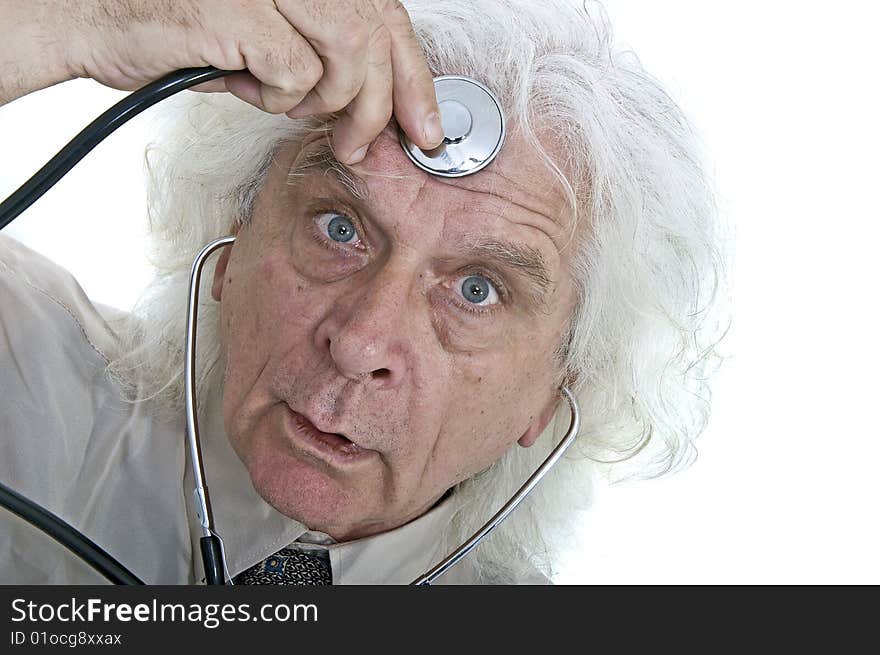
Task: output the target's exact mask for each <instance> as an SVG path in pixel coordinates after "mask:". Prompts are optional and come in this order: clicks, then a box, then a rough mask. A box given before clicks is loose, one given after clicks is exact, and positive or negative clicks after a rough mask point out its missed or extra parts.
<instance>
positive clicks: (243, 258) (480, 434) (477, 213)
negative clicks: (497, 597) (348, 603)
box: [213, 126, 574, 540]
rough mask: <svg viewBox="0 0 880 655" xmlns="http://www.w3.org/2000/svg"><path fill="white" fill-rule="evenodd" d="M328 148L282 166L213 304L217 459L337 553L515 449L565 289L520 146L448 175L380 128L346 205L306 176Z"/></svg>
mask: <svg viewBox="0 0 880 655" xmlns="http://www.w3.org/2000/svg"><path fill="white" fill-rule="evenodd" d="M325 148H326V142H325V141H324V140H322V139H316V140H313V141H311V142H306V143H305V144H296V145H294V146H288V147H286V148H285V149H282V150H281V151H280V152H279V154H278V156H277V157H276V160H275V162H274V163H273V165H272V167H271V170H270V172H269V174H268V176H267V180H266V184H265V186H264V188H263V190H262V191H261V192H260V194H259V196H258V198H257V201H256V204H255V209H254V214H253V217H252V220H251V221H250V222H249V223H248V224H247V225H246V226H244V227H243V228H242V229H241V230H240V232H239V234H238V238H237V240H236V242H235V244H234V245H233V246H232V247H231V248H230V249H228V250H227V251H226V252H225V253H224V255H223V256H222V258H221V261H220V263H219V264H218V267H217V273H216V274H215V280H214V290H213V292H214V297H215V298H216V299H218V300H222V303H221V339H222V343H223V348H224V351H225V354H226V363H227V366H226V378H225V385H224V397H223V414H224V420H225V424H226V429H227V434H228V435H229V439H230V441H231V443H232V445H233V447H234V448H235V450H236V452H237V453H238V455H239V457H240V458H241V459H242V461H243V462H244V464H245V466H246V467H247V469H248V472H249V473H250V476H251V479H252V481H253V484H254V487H255V488H256V490H257V491H258V493H259V494H260V495H261V496H262V497H263V498H265V499H266V501H267V502H269V503H270V504H271V505H273V506H274V507H275V508H276V509H278V510H279V511H280V512H281V513H283V514H285V515H287V516H290V517H292V518H295V519H297V520H299V521H301V522H302V523H305V524H306V525H307V526H309V527H310V528H311V529H315V530H321V531H323V532H326V533H328V534H330V535H332V536H333V537H334V538H336V539H339V540H342V539H352V538H357V537H362V536H366V535H370V534H374V533H377V532H382V531H385V530H389V529H392V528H394V527H397V526H399V525H402V524H404V523H406V522H408V521H410V520H412V519H414V518H416V517H418V516H420V515H421V514H422V513H424V512H425V511H427V510H428V509H429V508H430V507H431V506H432V505H433V504H434V503H436V502H437V500H438V499H439V498H440V497H441V496H442V495H443V494H444V493H445V492H446V491H447V490H448V489H449V488H450V487H451V486H452V485H454V484H456V483H458V482H460V481H462V480H465V479H467V478H469V477H471V476H472V475H474V474H475V473H478V472H479V471H481V470H483V469H485V468H486V467H488V466H489V465H490V464H491V463H492V462H494V461H495V460H496V459H498V458H499V457H500V456H501V455H502V454H503V453H504V452H505V451H506V450H507V449H508V448H509V447H511V446H512V445H513V444H514V443H516V442H517V441H519V443H520V445H523V446H528V445H531V443H532V442H533V441H534V440H535V439H536V438H537V437H538V435H539V434H540V433H541V431H542V430H543V428H544V427H545V425H546V424H547V422H548V421H549V419H550V418H551V417H552V413H553V409H554V408H555V407H556V404H557V400H558V390H557V388H558V385H559V382H560V370H559V366H558V363H557V359H556V357H555V351H556V350H557V349H558V348H559V346H560V344H561V343H562V339H563V335H564V333H565V330H566V328H567V321H568V318H569V317H570V316H571V312H572V310H573V307H574V291H573V286H572V283H571V280H570V278H569V274H568V273H567V270H568V267H567V265H568V261H569V257H570V253H569V251H570V247H569V243H570V240H569V238H568V236H569V233H568V231H567V229H566V226H564V225H561V224H560V222H561V220H562V219H561V216H562V214H563V202H562V199H561V194H559V193H557V192H555V190H556V187H555V185H554V183H553V179H552V177H551V175H550V174H549V172H547V171H546V170H544V169H543V168H542V167H541V166H540V165H539V164H536V163H533V162H534V157H533V156H531V154H530V153H529V152H528V151H527V147H526V146H525V145H524V143H523V142H522V141H521V140H520V139H518V138H516V137H510V138H509V139H508V142H507V143H506V144H505V146H504V148H503V149H502V151H501V153H500V154H499V156H498V158H497V160H496V161H495V162H494V163H493V164H491V165H490V166H489V167H487V168H486V169H485V170H483V171H481V172H480V173H477V174H475V175H472V176H468V177H464V178H459V179H444V178H438V177H434V176H430V175H428V174H426V173H424V172H422V171H420V170H418V169H417V168H416V167H415V166H413V165H412V163H411V162H410V161H409V160H408V159H407V158H406V156H405V154H404V153H403V151H402V149H401V148H400V145H399V144H398V141H397V137H396V132H395V131H394V129H393V127H391V126H389V128H388V129H387V130H386V131H385V132H384V133H383V134H382V135H381V136H380V137H379V139H378V140H377V141H376V142H375V143H374V144H373V145H372V147H371V148H370V152H369V154H368V156H367V157H366V159H365V160H364V161H363V162H362V163H361V164H358V165H357V166H355V167H353V168H352V169H351V172H352V173H353V174H355V175H357V176H358V177H359V178H360V179H361V180H362V191H363V192H362V193H353V192H352V191H351V190H350V188H349V186H350V185H346V184H344V183H343V181H341V180H340V179H339V176H338V175H337V174H336V173H334V172H328V171H327V170H326V169H325V168H322V167H321V166H311V167H306V168H304V169H303V163H304V162H307V161H311V160H313V159H314V155H315V153H316V152H321V151H323V150H324V149H325ZM291 171H294V172H297V173H301V174H297V175H290V173H291ZM357 196H361V197H360V198H359V197H357Z"/></svg>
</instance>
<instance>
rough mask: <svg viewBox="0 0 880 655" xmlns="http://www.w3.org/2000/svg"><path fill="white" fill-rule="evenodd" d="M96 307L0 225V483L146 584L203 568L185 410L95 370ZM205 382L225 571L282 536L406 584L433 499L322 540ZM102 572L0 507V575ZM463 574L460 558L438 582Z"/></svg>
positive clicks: (101, 362) (72, 576) (109, 342)
mask: <svg viewBox="0 0 880 655" xmlns="http://www.w3.org/2000/svg"><path fill="white" fill-rule="evenodd" d="M108 317H109V314H108V312H107V311H103V310H102V311H99V309H98V308H97V307H96V306H95V305H94V304H93V303H92V302H91V301H90V300H89V299H88V297H87V296H86V295H85V293H84V292H83V291H82V289H81V288H80V287H79V285H78V284H77V283H76V281H75V280H74V279H73V277H72V276H71V275H70V274H69V273H67V272H66V271H64V270H63V269H61V268H59V267H58V266H56V265H55V264H53V263H52V262H51V261H49V260H47V259H46V258H44V257H42V256H41V255H38V254H37V253H34V252H33V251H31V250H29V249H27V248H26V247H24V246H23V245H21V244H20V243H18V242H16V241H15V240H13V239H11V238H9V237H6V236H3V235H2V234H0V391H2V401H0V481H2V482H3V483H4V484H6V485H7V486H9V487H11V488H12V489H14V490H16V491H18V492H19V493H21V494H23V495H25V496H27V497H29V498H31V499H33V500H35V501H36V502H38V503H40V504H41V505H43V506H44V507H46V508H47V509H49V510H51V511H53V512H55V513H56V514H58V515H59V516H60V517H61V518H63V519H64V520H66V521H67V522H68V523H70V524H72V525H73V526H75V527H77V528H78V529H80V530H81V531H82V532H84V533H85V534H86V535H88V536H89V537H90V538H91V539H93V540H94V541H95V542H97V543H98V544H99V545H100V546H102V547H103V548H104V549H105V550H107V551H108V552H109V553H110V554H111V555H113V556H114V557H116V558H117V559H118V560H119V561H121V562H122V563H123V564H124V565H125V566H127V567H128V568H129V569H131V570H132V572H134V573H135V574H136V575H137V576H139V577H140V578H141V579H142V580H144V581H145V582H147V583H149V584H196V583H199V582H200V581H201V580H202V579H203V577H204V576H203V570H202V562H201V555H200V551H199V545H198V540H199V538H200V537H201V531H200V529H199V527H198V522H197V521H196V519H195V513H194V510H193V504H192V488H193V486H192V474H191V471H190V466H189V457H188V452H187V449H186V447H185V445H186V442H185V432H184V427H185V421H184V418H183V416H181V417H180V419H179V420H175V421H172V422H162V421H159V420H157V419H156V418H155V417H154V416H153V415H152V414H151V413H150V412H149V407H148V406H146V405H145V404H144V403H129V402H126V401H125V400H123V399H122V396H121V394H120V393H119V390H118V389H117V388H116V386H115V384H114V383H113V382H112V381H111V380H110V379H109V378H108V377H107V375H106V374H105V372H104V369H105V366H106V364H107V362H108V360H109V359H110V358H112V357H113V356H114V355H115V353H116V352H117V350H118V348H119V346H118V342H117V337H116V333H115V332H114V330H113V327H112V323H111V322H108ZM219 403H220V394H219V393H217V394H215V395H214V396H213V397H212V398H210V399H209V400H208V402H206V403H205V407H204V408H203V409H202V410H201V411H200V416H201V425H200V428H201V429H200V434H201V438H202V455H203V460H204V466H205V476H206V479H207V485H208V489H209V492H210V494H211V501H212V508H213V512H214V519H215V522H216V526H217V531H218V532H219V534H220V535H221V537H222V538H223V541H224V545H225V550H226V558H227V564H228V566H229V573H230V574H231V575H233V576H234V575H237V574H238V573H240V572H241V571H243V570H244V569H246V568H248V567H249V566H251V565H253V564H254V563H256V562H259V561H260V560H262V559H264V558H265V557H268V556H269V555H271V554H273V553H275V552H276V551H278V550H279V549H280V548H283V547H285V546H288V545H291V546H292V547H303V548H314V547H316V546H315V544H318V545H319V547H322V548H324V547H326V548H327V550H328V551H329V556H330V562H331V566H332V572H333V583H334V584H407V583H409V582H411V581H412V580H413V579H414V578H416V577H418V576H419V575H420V574H421V573H423V572H425V571H427V570H428V569H429V568H431V567H432V566H433V565H434V564H436V563H437V562H438V561H440V560H441V559H442V558H443V557H444V556H445V555H446V554H447V553H445V552H440V550H439V548H438V543H439V541H440V537H441V535H442V533H443V531H444V530H445V528H446V526H447V524H448V522H449V520H450V518H451V515H452V512H453V501H452V500H450V499H447V500H445V501H444V502H443V503H440V504H439V505H438V506H436V507H435V508H433V509H432V510H431V511H430V512H428V513H426V514H425V515H423V516H422V517H420V518H419V519H417V520H415V521H413V522H411V523H409V524H407V525H405V526H402V527H400V528H397V529H395V530H391V531H390V532H386V533H383V534H380V535H375V536H372V537H367V538H364V539H358V540H355V541H351V542H346V543H334V542H333V540H332V539H330V537H328V536H327V535H324V534H321V533H316V532H309V531H308V530H307V528H306V527H305V526H304V525H302V524H300V523H298V522H297V521H294V520H292V519H290V518H288V517H286V516H284V515H282V514H280V513H279V512H277V511H276V510H275V509H273V508H272V507H271V506H270V505H268V504H267V503H266V502H265V501H264V500H263V499H262V498H261V497H260V496H259V495H258V494H257V493H256V492H255V491H254V489H253V486H252V485H251V481H250V477H249V476H248V473H247V471H246V470H245V468H244V466H243V465H242V464H241V462H240V460H239V459H238V457H237V456H236V455H235V453H234V451H233V450H232V448H231V446H230V445H229V443H228V440H227V438H226V435H225V433H224V429H223V421H222V418H221V413H220V411H219ZM103 580H104V579H103V578H102V577H101V576H100V575H99V574H97V573H95V572H94V571H92V569H91V568H90V567H88V566H87V565H85V564H83V563H82V562H81V561H80V560H79V559H78V558H77V557H75V556H73V555H71V554H70V553H68V551H67V550H66V549H64V548H63V547H61V546H59V545H58V544H57V543H56V542H55V541H54V540H53V539H51V538H49V537H47V536H45V535H43V534H41V533H40V532H38V531H37V530H36V529H34V528H33V527H32V526H30V525H29V524H27V523H26V522H25V521H23V520H21V519H19V518H18V517H15V516H14V515H12V514H10V513H9V512H7V511H6V510H4V509H2V508H0V583H4V584H21V583H34V584H46V583H48V584H95V583H100V582H102V581H103ZM440 581H442V582H444V583H447V584H449V583H458V584H465V583H469V582H474V579H473V574H472V572H471V570H470V568H469V567H468V566H467V564H466V561H465V562H463V563H462V564H459V565H457V566H456V567H455V568H453V569H452V570H451V571H450V573H448V574H447V575H446V576H444V577H443V578H441V580H438V582H440Z"/></svg>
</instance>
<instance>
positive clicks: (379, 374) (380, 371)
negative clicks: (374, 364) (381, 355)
mask: <svg viewBox="0 0 880 655" xmlns="http://www.w3.org/2000/svg"><path fill="white" fill-rule="evenodd" d="M390 375H391V371H389V370H388V369H387V368H377V369H376V370H375V371H373V379H374V380H384V379H385V378H387V377H388V376H390Z"/></svg>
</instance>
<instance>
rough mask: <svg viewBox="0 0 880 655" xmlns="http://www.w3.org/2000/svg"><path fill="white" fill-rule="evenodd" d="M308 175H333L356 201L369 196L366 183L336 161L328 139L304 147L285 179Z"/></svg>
mask: <svg viewBox="0 0 880 655" xmlns="http://www.w3.org/2000/svg"><path fill="white" fill-rule="evenodd" d="M310 173H322V174H324V175H333V176H334V177H335V178H336V179H337V180H338V181H339V182H340V183H341V184H342V185H343V186H344V187H345V188H346V189H347V190H348V192H349V193H351V194H352V195H353V196H354V197H355V198H357V199H358V200H366V199H367V198H368V197H369V195H370V194H369V189H368V188H367V184H366V182H364V181H363V179H361V178H360V177H358V176H357V175H355V174H354V173H353V172H352V170H351V169H350V168H348V167H347V166H345V164H342V163H341V162H340V161H339V160H338V159H336V155H334V154H333V149H332V148H331V147H330V139H329V138H325V139H321V140H320V141H318V142H317V145H315V144H308V145H307V146H305V147H304V148H303V149H302V150H301V151H300V154H299V155H297V157H296V159H295V160H294V162H293V164H292V165H291V167H290V171H289V172H288V173H287V177H288V180H290V178H302V177H305V176H306V175H308V174H310Z"/></svg>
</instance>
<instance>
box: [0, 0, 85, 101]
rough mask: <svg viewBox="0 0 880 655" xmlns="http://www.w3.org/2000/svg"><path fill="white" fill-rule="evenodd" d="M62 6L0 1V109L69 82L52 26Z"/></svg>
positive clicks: (58, 36) (58, 34)
mask: <svg viewBox="0 0 880 655" xmlns="http://www.w3.org/2000/svg"><path fill="white" fill-rule="evenodd" d="M60 6H63V3H52V2H47V1H44V0H26V1H23V0H0V105H3V104H6V103H7V102H11V101H12V100H15V99H16V98H19V97H21V96H23V95H26V94H28V93H30V92H31V91H36V90H38V89H43V88H46V87H48V86H52V85H53V84H57V83H59V82H63V81H65V80H69V79H71V78H73V77H75V75H73V74H72V73H71V71H70V69H69V67H68V65H67V58H66V56H65V52H66V47H65V44H64V42H63V38H62V36H61V34H62V33H63V31H62V30H56V29H55V27H54V26H55V25H58V24H60V23H61V18H60V16H58V15H57V12H56V10H57V8H58V7H60Z"/></svg>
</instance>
